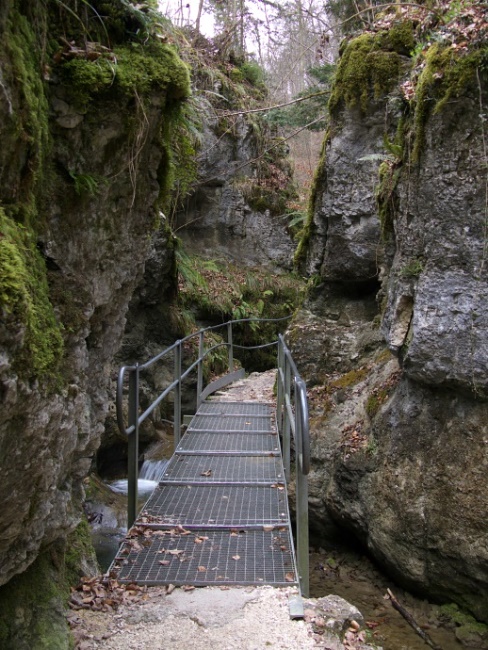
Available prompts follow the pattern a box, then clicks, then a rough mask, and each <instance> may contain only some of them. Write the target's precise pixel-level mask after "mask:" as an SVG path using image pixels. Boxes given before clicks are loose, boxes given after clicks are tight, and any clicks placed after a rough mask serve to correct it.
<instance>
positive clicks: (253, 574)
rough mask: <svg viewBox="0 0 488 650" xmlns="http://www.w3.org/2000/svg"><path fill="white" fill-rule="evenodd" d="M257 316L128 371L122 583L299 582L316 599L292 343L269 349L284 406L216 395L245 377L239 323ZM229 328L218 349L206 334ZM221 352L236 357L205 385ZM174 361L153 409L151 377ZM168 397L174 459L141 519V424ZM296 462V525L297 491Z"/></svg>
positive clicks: (121, 417)
mask: <svg viewBox="0 0 488 650" xmlns="http://www.w3.org/2000/svg"><path fill="white" fill-rule="evenodd" d="M248 320H250V319H246V320H243V321H230V322H228V323H225V324H224V325H223V326H217V327H213V328H207V329H205V330H201V331H200V332H198V333H196V334H194V335H191V336H189V337H187V338H186V339H183V340H181V341H177V342H176V343H175V344H174V345H173V346H171V347H169V348H167V349H166V350H165V351H163V352H162V353H161V354H159V355H157V356H156V357H154V358H153V359H151V360H150V361H148V362H146V363H145V364H141V365H139V364H135V365H132V366H124V367H123V368H122V369H121V370H120V373H119V379H118V387H117V400H116V403H117V417H118V422H119V427H120V429H121V431H122V432H123V433H124V434H125V435H127V437H128V443H129V506H128V508H129V510H128V516H129V526H130V528H129V531H128V534H127V536H126V538H125V540H124V541H123V543H122V545H121V547H120V549H119V552H118V553H117V556H116V558H115V560H114V562H113V563H112V566H111V569H110V573H111V575H112V576H113V577H116V578H117V580H118V581H119V582H122V583H137V584H140V585H167V584H173V585H193V586H208V585H274V586H290V585H295V586H296V587H298V589H299V591H300V592H301V593H302V594H303V595H305V596H307V595H308V504H307V502H308V495H307V474H308V471H309V440H308V409H307V397H306V388H305V384H304V382H303V380H302V379H301V378H300V376H299V374H298V371H297V369H296V366H295V364H294V362H293V359H292V357H291V354H290V351H289V349H288V348H287V346H286V344H285V341H284V339H283V337H282V336H281V335H279V338H278V340H277V341H275V342H273V343H271V344H267V345H275V346H276V347H277V352H278V354H277V357H278V363H277V381H276V386H277V398H276V402H275V403H262V402H242V401H227V400H224V399H219V397H218V396H215V393H216V392H217V391H219V390H221V389H222V388H223V387H225V386H226V385H228V384H229V383H232V382H233V381H235V380H237V379H240V378H242V377H243V376H244V370H243V369H242V368H240V369H237V370H236V369H235V363H234V349H235V348H238V347H241V346H237V345H235V344H234V343H233V337H232V327H233V326H235V325H236V323H243V322H247V321H248ZM252 321H254V319H252ZM254 326H256V325H255V324H254ZM218 327H224V328H225V332H226V336H225V337H223V338H222V339H221V342H218V343H217V344H216V345H215V344H211V345H210V346H209V347H207V346H206V343H205V337H206V335H208V334H209V333H211V335H212V337H211V340H212V341H215V329H217V328H218ZM193 337H197V339H198V353H197V357H198V358H197V359H196V361H193V362H189V363H188V367H187V368H186V369H185V370H182V364H183V358H184V357H185V350H186V351H187V350H189V349H191V347H190V346H189V345H188V341H189V340H191V339H192V338H193ZM220 346H225V347H226V348H227V350H228V372H227V373H226V374H225V375H223V376H222V377H220V378H219V379H217V380H216V381H213V382H211V383H210V384H209V385H207V386H206V387H204V386H203V383H204V382H203V377H204V364H205V359H206V358H207V357H208V355H209V354H211V353H212V352H214V351H215V349H216V348H218V347H220ZM194 347H196V346H194ZM259 347H266V346H259ZM171 356H172V357H173V359H172V362H173V364H174V380H173V382H172V383H171V384H170V385H169V386H167V387H166V388H165V389H164V390H162V391H161V392H160V393H159V394H158V395H157V396H156V397H155V399H153V400H152V402H151V403H150V405H149V406H148V407H147V408H146V410H145V411H143V412H142V409H141V408H140V399H141V393H142V390H141V386H142V380H141V377H142V376H143V373H147V372H149V371H150V370H151V369H152V368H154V367H155V365H156V364H158V363H161V362H162V361H163V359H166V360H167V359H168V358H171ZM185 361H187V359H185ZM195 375H196V387H197V388H196V406H197V408H196V414H195V415H194V416H193V417H192V418H191V420H190V422H189V424H188V426H187V429H186V431H185V432H184V434H183V435H181V431H182V414H181V394H182V393H181V388H182V382H183V381H185V380H188V379H189V378H191V377H192V376H193V377H194V379H193V383H195ZM168 397H170V399H171V400H172V402H173V406H174V438H175V450H174V454H173V456H172V457H171V459H170V460H169V462H168V465H167V466H166V468H165V470H164V473H163V475H162V476H161V478H160V480H159V484H158V486H157V487H156V489H155V491H154V492H153V494H152V495H151V496H150V498H149V499H148V501H147V502H146V504H145V505H144V507H143V508H142V510H141V511H140V512H139V514H137V513H136V510H137V469H138V464H139V463H138V458H139V451H138V437H139V427H140V426H141V425H142V423H143V422H144V420H145V419H146V418H148V417H155V414H156V415H157V414H158V413H159V410H158V408H160V405H161V404H162V402H163V401H164V400H165V399H167V398H168ZM292 455H293V457H294V461H295V462H294V481H295V496H296V517H295V524H294V525H292V522H291V518H290V509H289V504H288V493H287V483H288V481H289V480H290V477H291V457H292ZM299 609H300V607H299V606H298V610H299ZM297 615H300V614H299V613H298V614H297Z"/></svg>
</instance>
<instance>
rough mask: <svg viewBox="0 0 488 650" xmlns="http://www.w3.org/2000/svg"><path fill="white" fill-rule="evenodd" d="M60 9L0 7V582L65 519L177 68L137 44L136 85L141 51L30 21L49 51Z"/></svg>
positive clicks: (104, 396) (174, 99) (120, 314)
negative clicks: (105, 54) (103, 48)
mask: <svg viewBox="0 0 488 650" xmlns="http://www.w3.org/2000/svg"><path fill="white" fill-rule="evenodd" d="M61 4H63V3H59V4H58V3H54V2H53V3H47V5H46V8H44V5H42V7H37V3H35V5H36V6H34V5H32V3H24V2H21V1H16V0H8V1H7V2H6V3H3V4H2V9H1V11H0V29H1V38H0V42H1V47H0V56H1V59H0V60H1V70H2V73H1V76H0V134H1V139H2V150H1V151H2V153H1V157H0V216H1V217H2V233H1V235H0V247H2V249H1V255H0V261H1V264H2V276H1V279H0V287H1V290H2V291H1V297H2V304H1V306H0V310H1V315H2V319H1V321H0V400H1V409H0V475H1V477H2V479H1V481H0V525H1V528H2V531H3V534H2V538H1V541H0V585H1V584H4V583H6V582H7V581H8V580H9V579H10V578H11V577H12V576H14V575H15V574H17V573H20V572H22V571H24V570H25V569H26V568H27V567H28V566H29V565H31V564H32V563H33V562H34V560H35V559H36V557H37V555H38V553H39V552H40V550H41V549H43V548H44V547H46V546H48V545H49V544H50V543H51V542H53V541H54V540H57V539H62V538H65V537H66V535H67V534H68V533H69V532H71V531H72V530H73V529H74V528H75V526H76V525H77V523H78V522H79V520H80V512H81V510H80V504H81V500H82V496H83V488H82V479H83V478H84V477H85V476H86V475H87V473H88V470H89V468H90V465H91V463H92V461H93V456H94V453H95V450H96V448H97V445H98V442H99V437H100V433H101V431H102V429H103V421H104V418H105V416H106V411H107V408H108V406H107V405H108V395H109V394H110V392H111V391H112V390H113V385H112V383H111V380H112V377H111V362H112V359H113V356H114V354H115V353H116V352H117V350H118V349H119V347H120V343H121V339H122V335H123V331H124V326H125V320H126V312H127V308H128V304H129V301H130V300H131V297H132V293H133V291H134V288H135V287H136V286H137V284H138V283H139V282H140V280H141V278H142V274H143V271H144V264H145V260H146V257H147V255H148V251H149V250H150V247H151V239H152V237H153V236H154V233H155V228H156V224H157V223H158V222H159V214H158V213H159V208H158V205H159V203H160V200H161V193H162V185H161V183H162V181H163V180H164V178H165V175H166V174H167V172H168V136H167V133H168V126H169V125H170V124H171V119H172V116H173V117H174V116H175V114H177V111H176V110H175V109H177V105H178V103H179V102H180V100H181V99H182V98H184V97H185V96H186V95H187V94H188V92H189V75H188V71H187V68H186V67H185V66H184V65H183V64H182V63H181V61H179V59H178V58H177V56H176V54H175V53H174V52H173V51H172V50H171V48H169V47H168V46H160V45H159V44H155V43H152V42H151V41H150V39H149V40H148V41H147V43H148V44H147V48H148V50H147V52H148V53H147V57H148V58H147V60H146V64H147V66H152V67H151V68H150V69H151V75H150V76H148V77H144V74H143V73H141V72H140V71H137V66H138V65H139V64H140V63H141V62H142V57H143V55H142V54H141V52H143V51H144V50H143V48H141V47H138V48H134V52H133V51H132V50H131V46H130V44H127V43H126V44H125V45H124V47H125V48H126V49H120V50H119V51H118V53H117V56H116V57H115V56H114V57H112V58H110V57H109V58H108V59H107V60H103V59H97V60H95V61H91V59H87V58H84V57H83V51H81V54H79V55H77V56H76V57H75V56H74V55H73V56H71V54H70V53H68V55H67V56H65V55H64V54H62V53H61V52H62V50H63V46H62V45H60V50H59V52H58V54H56V55H55V56H54V57H53V53H52V52H51V51H48V50H45V49H43V48H45V47H46V41H45V40H43V38H44V37H45V32H44V31H43V30H44V29H45V27H46V25H47V24H48V23H49V39H51V43H52V42H53V39H56V38H57V37H58V36H59V35H61V36H65V35H66V30H67V29H68V28H69V27H70V25H71V27H72V28H73V24H74V29H75V30H76V25H79V23H78V21H74V23H70V16H71V14H70V13H69V11H64V10H63V7H62V6H60V5H61ZM95 4H96V3H95ZM112 4H113V3H112ZM113 6H114V7H115V4H113ZM105 9H106V12H108V5H107V6H106V7H105ZM119 11H120V10H119ZM105 16H106V18H105V20H106V25H105V27H106V29H108V30H110V21H109V18H108V17H107V15H106V14H105ZM123 18H124V16H122V19H123ZM127 20H129V18H127ZM63 21H65V22H64V23H63ZM43 34H44V36H43ZM19 35H20V36H19ZM102 35H103V33H102ZM110 37H111V39H112V40H111V45H112V46H116V44H117V34H116V33H115V32H114V33H110ZM75 38H76V35H74V36H73V39H75ZM64 42H65V41H63V40H61V41H60V43H64ZM73 42H74V41H73ZM138 57H140V58H138ZM104 71H105V72H104ZM131 71H132V72H134V74H135V75H136V76H135V77H131V76H130V74H131ZM136 71H137V72H136ZM106 72H108V73H109V74H108V75H107V76H105V73H106ZM158 75H159V76H158ZM97 80H98V81H97ZM138 84H140V85H139V86H138ZM36 120H37V122H36ZM165 134H166V135H165ZM165 138H166V139H165ZM22 238H24V239H22ZM22 242H23V243H22ZM14 264H15V265H16V266H15V267H14V268H15V269H16V271H17V273H16V274H15V273H10V269H12V265H14ZM15 277H17V278H20V280H21V284H20V285H19V284H15V282H14V279H15ZM34 281H36V282H38V287H40V288H38V289H36V287H37V285H36V286H34ZM22 282H23V284H22ZM36 296H37V297H36ZM39 296H41V297H43V298H42V300H43V302H42V301H41V298H39ZM41 309H43V310H44V312H45V313H46V314H47V315H46V316H43V317H42V318H44V320H42V319H41V316H40V315H39V314H41ZM44 312H42V313H44ZM48 325H49V328H50V329H48ZM43 332H44V333H45V337H44V338H43ZM48 335H49V336H52V339H53V340H55V341H56V346H54V344H51V343H49V342H48V343H46V341H45V338H47V336H48ZM60 339H62V340H61V342H60ZM39 350H40V351H44V353H45V355H46V358H47V359H48V360H49V363H47V362H46V364H45V366H44V367H42V368H38V366H35V365H34V364H35V363H38V362H37V361H36V359H38V358H39V356H40V353H39V354H38V352H39ZM49 355H50V356H49ZM18 647H20V646H18ZM46 647H47V646H46Z"/></svg>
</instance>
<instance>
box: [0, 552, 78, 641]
mask: <svg viewBox="0 0 488 650" xmlns="http://www.w3.org/2000/svg"><path fill="white" fill-rule="evenodd" d="M60 562H62V547H59V546H57V545H55V546H52V547H51V548H50V549H49V550H46V551H44V552H43V553H42V554H41V555H39V557H38V558H37V560H36V561H35V562H34V564H33V565H32V566H31V567H29V569H28V570H27V571H26V572H25V573H22V574H21V575H19V576H16V577H15V578H14V579H13V580H11V581H10V582H9V583H8V585H5V586H3V587H0V646H1V647H2V648H3V650H68V648H69V647H70V640H69V639H70V635H69V630H68V627H67V623H66V618H65V612H64V608H65V606H66V601H67V598H68V594H69V588H68V585H67V583H66V582H65V581H64V580H63V579H60V574H59V563H60Z"/></svg>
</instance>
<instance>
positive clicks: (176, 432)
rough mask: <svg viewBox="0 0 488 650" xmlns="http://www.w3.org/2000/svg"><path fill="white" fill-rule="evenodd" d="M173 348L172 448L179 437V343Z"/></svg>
mask: <svg viewBox="0 0 488 650" xmlns="http://www.w3.org/2000/svg"><path fill="white" fill-rule="evenodd" d="M176 343H177V345H176V347H175V369H174V380H175V381H176V382H177V384H176V386H175V396H174V400H175V401H174V412H173V432H174V448H175V449H176V447H177V446H178V444H179V442H180V435H181V341H177V342H176Z"/></svg>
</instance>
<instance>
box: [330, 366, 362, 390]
mask: <svg viewBox="0 0 488 650" xmlns="http://www.w3.org/2000/svg"><path fill="white" fill-rule="evenodd" d="M368 373H369V369H368V368H367V367H366V366H363V367H362V368H357V369H356V370H351V371H349V372H346V374H345V375H342V376H341V377H339V378H338V379H334V380H332V381H331V382H329V384H328V387H329V388H350V387H351V386H355V385H356V384H359V382H360V381H363V379H366V377H367V376H368Z"/></svg>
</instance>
